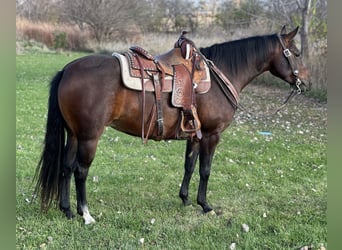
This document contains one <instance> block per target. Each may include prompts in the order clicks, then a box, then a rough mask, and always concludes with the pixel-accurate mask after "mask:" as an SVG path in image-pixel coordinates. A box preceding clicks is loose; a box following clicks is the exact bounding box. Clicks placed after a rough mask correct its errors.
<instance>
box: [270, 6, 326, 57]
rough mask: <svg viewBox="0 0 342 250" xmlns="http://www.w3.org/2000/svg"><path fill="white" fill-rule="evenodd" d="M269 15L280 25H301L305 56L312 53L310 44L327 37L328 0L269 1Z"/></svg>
mask: <svg viewBox="0 0 342 250" xmlns="http://www.w3.org/2000/svg"><path fill="white" fill-rule="evenodd" d="M268 6H269V8H270V12H269V13H270V14H269V16H270V17H272V19H274V20H275V21H276V22H278V23H279V26H281V25H283V24H284V23H282V24H281V22H286V23H287V24H289V25H291V26H300V37H301V39H300V40H301V41H300V42H301V52H302V55H303V57H304V58H306V59H308V58H309V57H310V55H311V53H310V48H311V47H312V46H309V44H310V43H311V42H312V41H315V40H316V39H321V38H326V34H327V29H326V27H327V0H289V1H282V0H273V1H269V2H268Z"/></svg>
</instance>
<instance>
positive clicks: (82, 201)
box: [74, 139, 97, 224]
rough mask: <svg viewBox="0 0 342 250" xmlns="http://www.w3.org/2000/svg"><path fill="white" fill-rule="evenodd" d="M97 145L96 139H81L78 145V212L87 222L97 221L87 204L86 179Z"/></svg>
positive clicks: (76, 175)
mask: <svg viewBox="0 0 342 250" xmlns="http://www.w3.org/2000/svg"><path fill="white" fill-rule="evenodd" d="M96 146H97V139H96V140H87V141H79V146H78V155H77V157H78V166H77V168H76V170H75V174H74V175H75V185H76V197H77V213H78V214H79V215H81V216H82V217H83V219H84V222H85V224H91V223H94V222H95V219H94V218H93V217H92V216H91V215H90V213H89V210H88V204H87V195H86V180H87V176H88V171H89V167H90V165H91V163H92V161H93V159H94V157H95V151H96Z"/></svg>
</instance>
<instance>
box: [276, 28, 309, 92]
mask: <svg viewBox="0 0 342 250" xmlns="http://www.w3.org/2000/svg"><path fill="white" fill-rule="evenodd" d="M297 32H298V27H297V28H295V29H294V30H293V31H291V32H289V33H286V28H285V26H284V27H283V28H282V30H281V32H280V34H278V40H279V50H277V53H276V55H275V57H274V60H273V61H272V62H271V67H270V72H271V73H272V74H273V75H275V76H278V77H280V78H281V79H283V80H284V81H286V82H288V83H290V84H291V85H292V86H293V87H294V88H295V89H296V90H297V91H298V92H299V93H301V92H304V91H307V90H310V88H311V82H310V79H309V77H310V76H309V71H308V69H307V68H306V66H305V65H304V63H303V61H302V58H301V55H300V50H299V49H298V48H297V47H296V45H295V42H294V39H293V38H294V37H295V36H296V34H297Z"/></svg>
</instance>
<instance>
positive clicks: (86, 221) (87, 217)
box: [83, 212, 96, 225]
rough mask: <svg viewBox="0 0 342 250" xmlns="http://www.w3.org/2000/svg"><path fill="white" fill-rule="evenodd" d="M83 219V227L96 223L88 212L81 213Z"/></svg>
mask: <svg viewBox="0 0 342 250" xmlns="http://www.w3.org/2000/svg"><path fill="white" fill-rule="evenodd" d="M83 219H84V224H85V225H89V224H93V223H95V222H96V221H95V219H94V218H93V217H92V216H91V215H90V213H89V212H86V213H83Z"/></svg>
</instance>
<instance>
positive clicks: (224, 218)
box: [16, 53, 327, 249]
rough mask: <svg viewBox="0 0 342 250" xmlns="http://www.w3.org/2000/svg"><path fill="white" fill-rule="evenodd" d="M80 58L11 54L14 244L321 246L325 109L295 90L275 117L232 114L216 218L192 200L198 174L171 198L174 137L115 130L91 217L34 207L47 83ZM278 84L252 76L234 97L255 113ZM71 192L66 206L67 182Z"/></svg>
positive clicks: (105, 143)
mask: <svg viewBox="0 0 342 250" xmlns="http://www.w3.org/2000/svg"><path fill="white" fill-rule="evenodd" d="M82 55H83V54H76V53H71V54H65V53H29V54H22V55H18V56H17V69H16V75H17V83H16V94H17V97H16V98H17V100H16V115H17V118H16V119H17V121H16V131H17V133H16V140H17V144H16V147H17V148H16V151H17V153H16V164H17V166H16V213H17V214H16V222H17V223H16V248H17V249H137V248H141V249H229V247H230V246H231V245H232V243H235V244H236V249H300V248H301V247H302V246H312V247H313V249H318V248H319V247H320V246H321V245H324V246H325V247H327V222H326V211H327V156H326V143H327V131H326V126H327V112H326V110H327V108H326V105H325V104H321V103H318V102H316V101H315V100H313V99H310V98H308V97H305V96H298V97H297V98H295V99H294V100H292V102H291V103H290V104H288V105H287V106H286V107H285V108H284V109H283V110H282V111H281V112H280V113H278V114H277V115H273V116H266V117H261V116H259V118H256V117H255V116H254V115H250V114H249V113H247V112H243V111H238V112H237V114H236V117H235V120H234V122H233V123H232V124H231V126H230V128H228V129H227V130H226V131H225V132H224V133H223V134H222V138H221V141H220V144H219V145H218V148H217V151H216V154H215V157H214V161H213V166H212V174H211V176H210V180H209V186H208V195H207V196H208V201H209V203H210V204H211V205H212V206H213V207H214V209H215V211H216V213H217V216H211V215H204V214H203V213H202V211H201V208H200V207H199V206H197V205H196V204H195V201H196V195H197V185H198V180H199V176H198V173H197V171H196V172H195V173H194V176H193V179H192V181H191V184H190V198H191V200H192V201H193V203H194V204H193V205H192V206H189V207H183V205H182V204H181V201H180V199H179V198H178V191H179V185H180V182H181V179H182V175H183V155H184V149H185V142H184V141H163V142H154V141H149V142H148V144H147V145H142V143H141V140H140V139H139V138H133V137H131V136H128V135H125V134H123V133H120V132H118V131H115V130H113V129H106V130H105V132H104V134H103V136H102V137H101V140H100V143H99V146H98V149H97V154H96V158H95V160H94V162H93V164H92V167H91V169H90V173H89V178H88V181H87V190H88V201H89V207H90V212H91V213H92V215H93V216H94V217H95V219H96V220H97V223H96V224H93V225H89V226H85V225H84V224H83V220H82V218H81V217H79V216H77V217H76V218H75V219H73V220H66V219H65V218H64V216H63V214H62V213H61V212H60V211H58V209H55V208H53V209H51V210H49V212H48V213H46V214H41V213H40V210H39V204H38V202H36V201H35V202H32V203H31V194H32V188H33V187H32V177H33V175H34V171H35V167H36V164H37V162H38V159H39V156H40V152H41V148H42V141H43V136H44V130H45V119H46V113H47V98H48V82H49V80H50V79H51V77H52V76H53V74H54V73H55V72H56V71H57V70H59V69H61V68H62V67H63V66H64V65H65V64H66V63H68V62H70V61H71V60H72V59H73V58H77V57H79V56H82ZM286 91H287V90H284V89H278V88H274V87H270V86H268V87H265V86H262V85H254V86H253V85H250V86H248V87H247V88H246V89H245V90H244V91H243V93H242V95H241V98H242V103H243V104H244V105H245V106H246V107H247V109H248V110H249V111H251V112H252V113H253V114H256V115H257V114H258V113H259V112H261V111H265V110H267V109H268V108H269V109H271V110H272V109H273V108H275V107H276V106H277V105H278V104H280V103H281V100H282V99H283V98H285V96H286V93H287V92H286ZM265 93H266V94H265ZM260 131H268V132H271V133H272V135H271V136H264V135H262V134H260V133H259V132H260ZM71 194H72V197H71V200H72V206H73V208H74V209H75V190H74V187H72V191H71ZM243 224H247V225H248V226H249V231H248V232H246V231H244V230H243V229H242V225H243ZM142 239H144V240H142ZM142 241H143V243H142Z"/></svg>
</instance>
